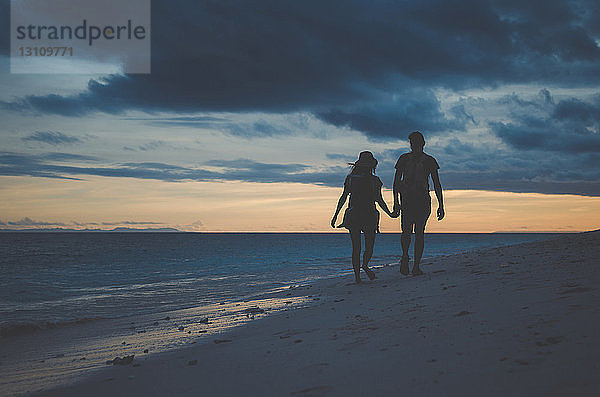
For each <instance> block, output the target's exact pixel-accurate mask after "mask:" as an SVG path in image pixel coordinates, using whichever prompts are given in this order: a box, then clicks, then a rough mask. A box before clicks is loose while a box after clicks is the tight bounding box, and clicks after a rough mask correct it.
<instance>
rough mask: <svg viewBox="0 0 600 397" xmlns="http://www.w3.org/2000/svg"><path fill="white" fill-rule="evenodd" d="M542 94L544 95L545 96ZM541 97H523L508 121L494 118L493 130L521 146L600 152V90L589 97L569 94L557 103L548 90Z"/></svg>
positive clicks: (508, 141)
mask: <svg viewBox="0 0 600 397" xmlns="http://www.w3.org/2000/svg"><path fill="white" fill-rule="evenodd" d="M542 98H543V99H542ZM538 99H540V100H539V101H537V102H536V101H524V100H521V99H520V98H518V97H517V96H516V95H512V96H511V98H510V101H512V102H515V103H518V104H520V105H521V106H520V109H519V110H518V111H513V112H511V117H510V119H511V121H509V122H491V123H490V128H491V130H492V131H493V132H494V133H495V134H496V135H497V136H498V137H499V138H501V139H502V140H503V141H505V142H506V143H508V144H509V145H510V146H512V147H513V148H515V149H518V150H524V151H529V150H543V151H545V152H560V153H569V154H571V155H572V156H579V155H582V154H585V153H589V154H592V155H593V154H598V153H600V94H598V95H596V96H595V97H593V98H592V99H591V100H589V101H582V100H580V99H576V98H569V99H564V100H561V101H559V102H558V103H555V101H554V99H553V98H552V97H551V95H550V93H549V92H548V91H543V92H542V93H541V94H540V95H539V96H538Z"/></svg>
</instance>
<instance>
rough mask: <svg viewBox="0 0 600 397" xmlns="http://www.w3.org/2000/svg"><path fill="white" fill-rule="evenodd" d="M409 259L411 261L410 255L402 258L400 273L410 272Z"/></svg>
mask: <svg viewBox="0 0 600 397" xmlns="http://www.w3.org/2000/svg"><path fill="white" fill-rule="evenodd" d="M408 261H410V257H408V256H403V257H402V259H401V260H400V273H402V274H404V275H405V276H406V275H407V274H408Z"/></svg>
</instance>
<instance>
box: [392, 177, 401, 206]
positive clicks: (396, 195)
mask: <svg viewBox="0 0 600 397" xmlns="http://www.w3.org/2000/svg"><path fill="white" fill-rule="evenodd" d="M401 183H402V171H401V170H400V169H398V168H396V174H395V175H394V188H393V192H394V211H393V212H392V214H393V215H394V216H395V217H397V216H398V215H400V200H399V196H400V184H401Z"/></svg>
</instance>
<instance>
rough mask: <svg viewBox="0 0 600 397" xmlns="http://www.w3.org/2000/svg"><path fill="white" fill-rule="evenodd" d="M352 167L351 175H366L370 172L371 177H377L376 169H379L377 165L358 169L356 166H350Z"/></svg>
mask: <svg viewBox="0 0 600 397" xmlns="http://www.w3.org/2000/svg"><path fill="white" fill-rule="evenodd" d="M350 165H352V169H351V170H350V173H351V174H366V173H367V172H368V173H370V174H371V175H375V168H377V165H375V167H365V166H358V167H357V166H356V165H355V164H350Z"/></svg>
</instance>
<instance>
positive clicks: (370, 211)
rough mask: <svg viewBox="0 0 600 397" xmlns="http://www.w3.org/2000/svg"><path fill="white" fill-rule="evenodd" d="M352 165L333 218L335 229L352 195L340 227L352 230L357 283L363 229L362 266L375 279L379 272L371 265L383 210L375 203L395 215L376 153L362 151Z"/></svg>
mask: <svg viewBox="0 0 600 397" xmlns="http://www.w3.org/2000/svg"><path fill="white" fill-rule="evenodd" d="M348 164H350V165H352V166H353V167H352V170H351V171H350V173H349V174H348V176H347V177H346V181H345V182H344V192H343V193H342V195H341V196H340V199H339V200H338V204H337V208H336V209H335V214H334V215H333V218H332V219H331V227H334V228H335V221H336V219H337V216H338V214H339V213H340V210H341V209H342V207H343V206H344V203H345V202H346V198H347V197H348V195H350V202H349V203H348V209H346V212H345V213H344V220H343V221H342V224H340V225H339V226H338V227H345V228H346V229H348V231H349V232H350V238H351V239H352V267H353V268H354V277H355V280H356V283H357V284H358V283H360V268H361V266H360V250H361V246H360V238H361V237H360V235H361V231H362V232H364V234H365V252H364V254H363V263H362V268H363V270H364V271H365V273H367V276H369V279H371V280H373V279H374V278H375V273H373V271H372V270H371V269H369V267H368V266H367V265H368V263H369V260H371V256H373V245H374V244H375V233H376V232H377V231H378V229H379V211H377V209H376V208H375V203H376V202H377V203H379V206H380V207H381V208H382V209H383V211H385V213H386V214H388V215H389V216H392V213H391V212H390V210H389V209H388V206H387V204H386V203H385V201H384V200H383V197H382V196H381V186H382V185H383V183H382V182H381V179H379V177H377V176H376V175H375V168H376V167H377V160H376V159H375V158H374V157H373V153H371V152H368V151H365V152H361V153H360V155H359V156H358V160H357V161H356V162H355V163H348Z"/></svg>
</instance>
